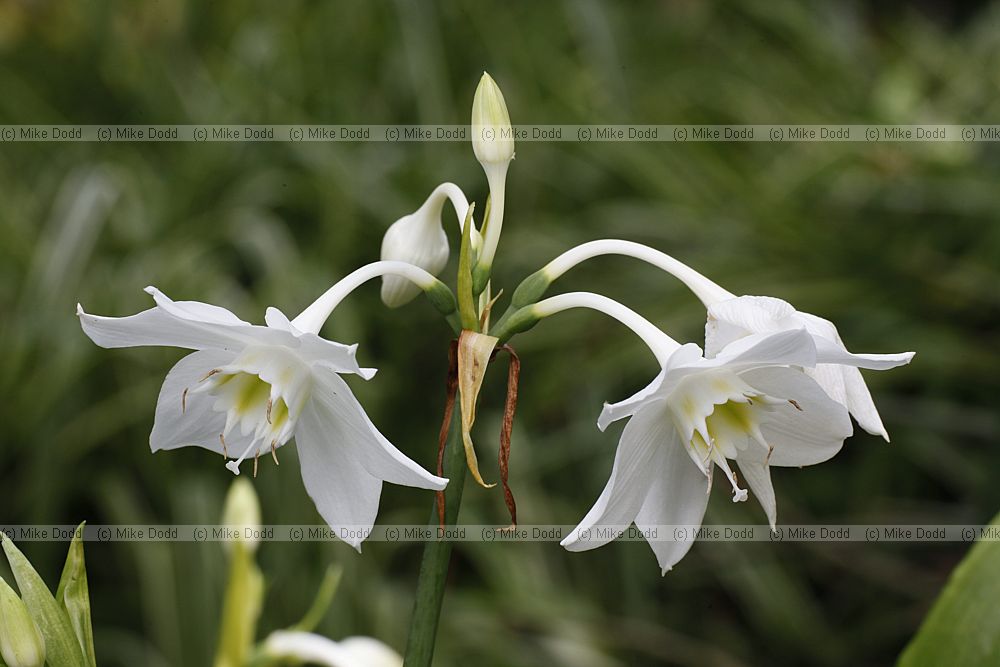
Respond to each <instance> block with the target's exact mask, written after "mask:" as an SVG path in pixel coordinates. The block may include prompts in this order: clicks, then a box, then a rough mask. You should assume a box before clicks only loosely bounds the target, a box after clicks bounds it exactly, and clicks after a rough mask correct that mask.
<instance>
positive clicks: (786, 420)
mask: <svg viewBox="0 0 1000 667" xmlns="http://www.w3.org/2000/svg"><path fill="white" fill-rule="evenodd" d="M815 360H816V349H815V346H814V344H813V341H812V337H811V336H810V335H809V334H808V333H807V332H806V331H804V330H801V329H799V330H793V331H784V332H778V333H773V334H758V335H754V336H749V337H746V338H743V339H741V340H739V341H738V342H736V343H733V344H732V345H730V346H728V347H727V348H725V349H724V350H721V351H720V352H719V354H717V355H716V356H715V357H714V358H710V359H706V358H705V357H703V356H702V354H701V350H700V349H699V348H698V346H697V345H694V344H687V345H683V346H679V347H678V348H677V349H676V350H675V351H674V352H673V353H672V354H671V355H670V356H669V358H668V359H667V360H666V363H665V364H664V367H663V369H662V371H661V372H660V373H659V374H658V375H657V376H656V378H655V379H654V380H653V382H652V383H650V384H649V385H648V386H647V387H646V388H645V389H643V390H641V391H640V392H638V393H637V394H635V395H634V396H632V397H631V398H628V399H626V400H624V401H622V402H620V403H617V404H613V405H606V406H605V407H604V411H603V412H602V414H601V417H600V419H599V421H598V426H599V427H600V428H601V429H602V430H603V429H604V428H606V427H607V425H608V424H609V423H611V422H612V421H615V420H618V419H622V418H625V417H629V418H630V419H629V421H628V423H627V424H626V426H625V429H624V431H623V432H622V435H621V440H620V441H619V444H618V450H617V452H616V454H615V462H614V466H613V468H612V471H611V478H610V480H609V481H608V484H607V486H606V487H605V489H604V492H603V493H602V494H601V496H600V498H598V500H597V503H596V504H595V505H594V507H593V508H592V509H591V510H590V512H589V513H588V514H587V516H586V517H584V519H583V521H581V522H580V524H579V525H578V526H577V527H576V528H575V529H574V530H573V532H572V533H571V534H570V535H569V536H568V537H567V538H566V539H565V540H563V542H562V544H563V545H564V546H565V547H566V548H568V549H570V550H572V551H582V550H586V549H592V548H595V547H598V546H601V545H603V544H605V543H607V542H609V541H611V540H612V539H614V538H615V537H617V535H619V534H621V532H623V531H624V530H625V529H626V528H627V527H628V525H629V524H631V523H632V522H633V521H634V522H635V523H636V524H637V525H638V526H639V527H640V529H645V528H649V527H652V526H661V525H700V524H701V521H702V517H703V516H704V513H705V508H706V506H707V504H708V494H709V491H710V490H711V482H712V473H713V470H714V468H716V467H718V468H719V469H720V470H721V471H722V473H723V474H724V475H725V477H726V479H727V480H728V482H729V483H730V485H731V487H732V490H733V501H734V502H737V501H743V500H746V499H747V495H748V490H747V489H746V488H743V487H742V486H741V485H740V480H739V479H738V477H737V473H736V471H734V470H733V467H732V465H730V462H731V461H732V462H735V463H736V464H738V467H739V471H740V473H741V474H742V476H743V478H744V481H745V482H746V484H747V486H748V487H749V490H750V491H753V493H754V495H755V496H756V497H757V499H758V501H759V502H760V503H761V505H762V507H763V508H764V511H765V513H766V514H767V517H768V521H769V522H770V524H771V526H772V527H774V525H775V521H776V502H775V497H774V489H773V487H772V486H771V477H770V471H769V466H804V465H812V464H815V463H820V462H822V461H825V460H827V459H829V458H831V457H832V456H834V455H835V454H836V453H837V452H838V451H839V450H840V448H841V446H842V445H843V442H844V439H845V438H847V437H848V436H849V435H850V434H851V431H852V428H851V423H850V419H849V418H848V416H847V412H846V410H845V409H844V408H843V406H841V405H840V404H838V403H836V402H835V401H833V400H831V399H830V398H829V397H828V396H827V395H826V393H825V392H824V391H823V390H822V389H821V388H820V387H819V385H817V384H816V382H814V381H813V380H812V379H810V378H809V377H807V376H806V375H804V374H803V373H802V372H801V371H800V370H799V368H800V367H808V366H812V365H814V364H815ZM595 529H601V530H595ZM650 545H651V546H652V548H653V550H654V552H655V553H656V556H657V560H658V561H659V564H660V567H661V569H662V570H663V571H664V572H666V571H667V570H669V569H670V568H671V567H673V565H674V564H675V563H677V561H679V560H680V559H681V558H682V557H683V556H684V554H685V553H686V552H687V550H688V549H689V548H690V545H691V542H690V541H689V540H688V541H668V540H663V541H660V540H651V541H650Z"/></svg>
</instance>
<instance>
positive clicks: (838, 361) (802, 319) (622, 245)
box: [514, 239, 914, 441]
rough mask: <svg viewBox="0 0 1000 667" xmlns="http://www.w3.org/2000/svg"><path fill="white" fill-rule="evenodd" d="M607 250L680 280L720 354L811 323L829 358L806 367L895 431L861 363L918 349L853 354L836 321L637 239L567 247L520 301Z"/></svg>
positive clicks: (871, 425) (526, 286)
mask: <svg viewBox="0 0 1000 667" xmlns="http://www.w3.org/2000/svg"><path fill="white" fill-rule="evenodd" d="M601 255H625V256H627V257H634V258H635V259H638V260H641V261H643V262H647V263H649V264H652V265H653V266H655V267H657V268H659V269H661V270H663V271H666V272H667V273H669V274H671V275H673V276H674V277H676V278H677V279H678V280H680V281H681V282H682V283H684V285H685V286H686V287H687V288H688V289H690V290H691V291H692V292H693V293H694V294H695V296H697V297H698V298H699V299H700V300H701V302H702V303H703V304H705V307H706V308H707V309H708V321H707V325H706V327H705V354H706V355H707V356H709V357H711V356H714V355H715V354H716V353H717V352H718V351H719V350H721V349H722V348H723V347H725V346H726V345H727V344H728V343H731V342H733V341H734V340H737V339H738V338H740V337H742V336H746V335H748V334H753V333H766V332H776V331H787V330H790V329H801V328H805V329H806V331H808V332H809V333H810V334H811V335H812V336H813V339H814V342H815V344H816V348H817V349H818V350H819V351H820V352H821V353H822V355H823V356H824V357H825V359H824V360H823V361H822V362H821V363H819V364H817V366H816V367H815V368H808V369H806V373H807V374H808V375H809V376H810V377H812V378H813V379H814V380H816V382H817V383H818V384H819V385H820V386H821V387H822V388H823V390H824V391H825V392H826V393H827V394H828V395H829V396H830V398H832V399H833V400H835V401H837V402H838V403H840V404H841V405H843V406H844V407H846V408H847V409H848V410H849V411H850V413H851V414H852V415H854V418H855V419H856V420H857V421H858V424H860V425H861V428H863V429H865V430H866V431H868V432H869V433H871V434H873V435H881V436H882V437H883V438H885V439H886V441H888V440H889V434H888V433H887V432H886V430H885V427H884V426H883V425H882V419H881V418H880V417H879V414H878V411H877V410H876V409H875V403H874V401H872V397H871V394H870V393H869V391H868V387H867V385H865V381H864V379H863V378H862V377H861V372H860V371H859V370H858V368H867V369H870V370H887V369H889V368H895V367H896V366H902V365H904V364H908V363H910V360H911V359H912V358H913V355H914V353H913V352H901V353H899V354H853V353H851V352H848V351H847V348H846V347H845V345H844V343H843V341H842V340H841V339H840V334H838V333H837V328H836V327H835V326H834V325H833V323H832V322H830V321H828V320H825V319H823V318H821V317H817V316H815V315H810V314H809V313H803V312H799V311H797V310H795V308H793V307H792V305H791V304H789V303H787V302H785V301H782V300H781V299H775V298H772V297H765V296H741V297H737V296H736V295H734V294H733V293H731V292H729V291H728V290H726V289H724V288H723V287H721V286H719V285H718V284H716V283H715V282H713V281H712V280H709V279H708V278H706V277H705V276H703V275H702V274H700V273H698V272H697V271H695V270H694V269H692V268H691V267H690V266H687V265H686V264H684V263H683V262H680V261H679V260H677V259H674V258H673V257H671V256H670V255H667V254H665V253H662V252H660V251H659V250H656V249H654V248H650V247H648V246H644V245H642V244H639V243H633V242H632V241H621V240H618V239H601V240H599V241H590V242H588V243H583V244H581V245H578V246H576V247H575V248H571V249H570V250H567V251H566V252H564V253H563V254H561V255H559V256H558V257H556V258H555V259H554V260H552V261H551V262H549V263H548V264H547V265H546V266H545V267H544V268H542V269H541V270H539V271H538V272H537V273H536V274H534V275H533V276H531V277H530V278H529V279H528V280H525V281H524V283H522V286H521V287H519V288H518V291H517V292H515V293H514V302H515V303H518V305H523V304H525V303H530V301H532V300H534V299H537V298H538V297H539V296H541V294H542V293H543V292H544V291H545V290H546V289H547V288H548V286H549V285H550V284H551V283H552V281H554V280H555V279H556V278H558V277H559V276H561V275H562V274H564V273H566V271H568V270H569V269H571V268H573V267H574V266H576V265H577V264H579V263H580V262H583V261H585V260H587V259H591V258H593V257H599V256H601ZM518 292H520V294H519V293H518Z"/></svg>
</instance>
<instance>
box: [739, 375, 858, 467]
mask: <svg viewBox="0 0 1000 667" xmlns="http://www.w3.org/2000/svg"><path fill="white" fill-rule="evenodd" d="M740 377H741V378H742V379H743V380H744V381H745V382H746V383H747V384H749V385H750V386H752V387H754V388H755V389H757V390H758V391H761V392H763V393H765V394H768V395H769V396H772V397H774V398H784V399H788V400H789V401H795V404H797V405H798V407H796V406H795V404H792V403H790V402H789V403H788V404H787V405H786V404H778V405H774V406H772V407H773V410H772V411H770V412H765V413H763V414H762V417H761V424H760V430H761V432H762V433H763V434H764V437H765V438H766V440H767V444H768V445H770V446H771V447H772V448H773V451H772V452H771V458H770V459H769V463H770V465H772V466H807V465H813V464H815V463H820V462H822V461H826V460H827V459H829V458H831V457H832V456H834V455H835V454H836V453H837V452H839V451H840V448H841V447H842V446H843V444H844V439H845V438H847V437H848V436H850V435H851V433H852V431H853V427H852V426H851V419H850V417H848V415H847V409H846V408H845V407H844V406H842V405H840V404H839V403H837V402H836V401H834V400H832V399H831V398H830V397H829V396H827V395H826V392H824V391H823V390H822V389H821V388H820V386H819V385H818V384H816V382H814V381H813V380H812V379H810V378H809V377H807V376H806V375H805V374H804V373H801V372H799V371H796V370H793V369H790V368H762V369H755V370H751V371H746V372H745V373H742V374H741V375H740Z"/></svg>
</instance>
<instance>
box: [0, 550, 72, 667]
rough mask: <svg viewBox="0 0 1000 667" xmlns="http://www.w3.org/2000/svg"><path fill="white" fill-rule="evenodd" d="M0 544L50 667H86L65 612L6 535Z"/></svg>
mask: <svg viewBox="0 0 1000 667" xmlns="http://www.w3.org/2000/svg"><path fill="white" fill-rule="evenodd" d="M0 541H2V542H3V550H4V552H5V553H6V554H7V562H9V563H10V569H11V572H13V573H14V579H16V580H17V587H18V588H19V589H20V591H21V599H22V600H24V604H25V605H26V606H27V607H28V612H29V613H30V614H31V618H32V619H34V621H35V623H36V624H37V625H38V629H39V630H41V631H42V636H43V637H44V638H45V649H46V655H47V660H48V664H49V665H50V667H86V665H87V662H86V661H85V660H84V658H83V653H82V651H81V650H80V643H79V642H78V641H77V639H76V635H75V634H74V633H73V625H72V624H71V623H70V620H69V615H68V614H67V613H66V610H65V609H63V608H62V606H61V605H60V604H59V603H58V602H56V599H55V598H54V597H52V593H51V592H50V591H49V589H48V587H47V586H46V585H45V582H44V581H42V578H41V577H40V576H39V575H38V573H37V572H35V568H33V567H32V566H31V563H29V562H28V559H27V558H25V557H24V554H22V553H21V552H20V551H19V550H18V548H17V547H16V546H14V543H13V542H11V541H10V539H9V538H7V536H5V535H3V534H0Z"/></svg>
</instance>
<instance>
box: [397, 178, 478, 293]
mask: <svg viewBox="0 0 1000 667" xmlns="http://www.w3.org/2000/svg"><path fill="white" fill-rule="evenodd" d="M446 200H451V204H452V206H453V207H454V208H455V214H456V215H457V216H458V228H459V231H460V232H461V229H462V226H463V225H464V224H465V218H466V216H467V215H468V212H469V201H468V200H467V199H466V198H465V194H464V193H463V192H462V190H461V189H460V188H459V187H458V186H457V185H455V184H454V183H442V184H441V185H439V186H437V187H436V188H434V191H433V192H431V194H430V196H428V197H427V200H426V201H425V202H424V203H423V205H421V207H420V208H418V209H417V210H416V211H415V212H413V213H410V214H409V215H404V216H403V217H402V218H400V219H399V220H397V221H396V222H394V223H392V225H390V226H389V229H388V230H386V232H385V236H384V237H382V253H381V256H380V258H381V259H383V260H394V261H400V262H407V263H409V264H413V265H414V266H418V267H420V268H421V269H423V270H424V271H427V272H428V273H430V274H431V275H433V276H436V275H438V274H439V273H441V270H442V269H444V267H445V264H447V263H448V254H449V248H448V235H447V234H445V231H444V227H442V226H441V211H442V209H443V208H444V203H445V201H446ZM472 240H473V247H479V246H481V245H482V237H481V236H480V235H479V232H478V231H476V230H475V229H473V230H472ZM419 293H420V287H419V286H417V285H414V284H413V283H412V282H410V281H409V280H407V279H406V278H404V277H402V276H398V275H393V274H387V275H384V276H382V301H383V302H384V303H385V305H387V306H389V307H390V308H396V307H398V306H402V305H403V304H405V303H408V302H409V301H411V300H412V299H413V298H414V297H415V296H417V294H419Z"/></svg>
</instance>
